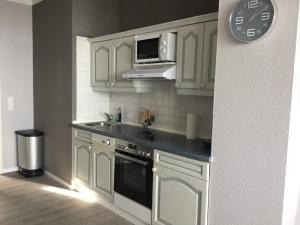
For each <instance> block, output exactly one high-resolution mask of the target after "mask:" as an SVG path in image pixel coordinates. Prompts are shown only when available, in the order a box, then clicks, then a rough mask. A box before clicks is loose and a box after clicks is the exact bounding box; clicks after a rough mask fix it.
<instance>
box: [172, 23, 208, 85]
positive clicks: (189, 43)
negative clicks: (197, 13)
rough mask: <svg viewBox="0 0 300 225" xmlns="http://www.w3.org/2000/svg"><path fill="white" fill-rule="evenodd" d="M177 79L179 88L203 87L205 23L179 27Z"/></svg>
mask: <svg viewBox="0 0 300 225" xmlns="http://www.w3.org/2000/svg"><path fill="white" fill-rule="evenodd" d="M177 38H178V40H177V80H176V85H177V87H178V88H202V87H203V83H202V63H203V62H202V54H203V39H204V23H199V24H196V25H190V26H184V27H180V28H179V29H178V37H177Z"/></svg>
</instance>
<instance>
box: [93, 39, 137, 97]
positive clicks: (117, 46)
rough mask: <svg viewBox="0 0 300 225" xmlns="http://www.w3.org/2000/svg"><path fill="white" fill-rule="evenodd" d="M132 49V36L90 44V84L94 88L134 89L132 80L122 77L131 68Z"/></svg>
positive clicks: (106, 89) (102, 89)
mask: <svg viewBox="0 0 300 225" xmlns="http://www.w3.org/2000/svg"><path fill="white" fill-rule="evenodd" d="M133 49H134V37H133V36H129V37H122V38H117V39H113V40H107V41H102V42H95V43H92V44H91V86H92V87H93V88H94V90H99V91H122V90H125V91H128V90H129V89H130V88H132V89H133V90H134V88H133V84H132V81H130V80H126V79H123V77H122V75H123V73H124V72H127V71H128V70H130V69H131V68H132V65H133ZM122 88H124V89H122ZM125 88H126V89H125Z"/></svg>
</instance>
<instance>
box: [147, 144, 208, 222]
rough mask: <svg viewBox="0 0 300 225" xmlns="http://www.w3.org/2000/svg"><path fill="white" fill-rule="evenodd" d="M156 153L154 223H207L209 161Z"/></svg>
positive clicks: (153, 203) (153, 202)
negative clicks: (204, 161) (201, 161)
mask: <svg viewBox="0 0 300 225" xmlns="http://www.w3.org/2000/svg"><path fill="white" fill-rule="evenodd" d="M154 155H155V156H154V160H155V161H154V168H153V201H152V225H170V224H172V225H182V224H184V225H196V224H197V225H207V209H208V184H209V183H208V181H207V180H205V179H208V177H207V175H208V164H205V163H202V164H201V163H199V162H198V161H196V160H190V159H185V158H184V157H180V156H175V155H172V154H167V153H163V152H160V151H157V150H155V153H154ZM181 166H183V167H181ZM199 177H202V178H199ZM182 206H184V207H182Z"/></svg>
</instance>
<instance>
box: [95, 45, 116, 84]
mask: <svg viewBox="0 0 300 225" xmlns="http://www.w3.org/2000/svg"><path fill="white" fill-rule="evenodd" d="M91 54H92V55H91V86H92V87H108V86H109V84H110V70H111V69H110V41H103V42H99V43H93V44H92V46H91Z"/></svg>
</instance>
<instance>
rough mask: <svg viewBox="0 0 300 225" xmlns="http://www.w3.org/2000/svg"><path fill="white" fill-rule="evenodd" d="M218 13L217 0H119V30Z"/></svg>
mask: <svg viewBox="0 0 300 225" xmlns="http://www.w3.org/2000/svg"><path fill="white" fill-rule="evenodd" d="M216 11H218V0H120V30H121V31H124V30H130V29H134V28H139V27H144V26H149V25H154V24H158V23H163V22H168V21H172V20H178V19H183V18H186V17H192V16H197V15H201V14H205V13H210V12H216Z"/></svg>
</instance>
